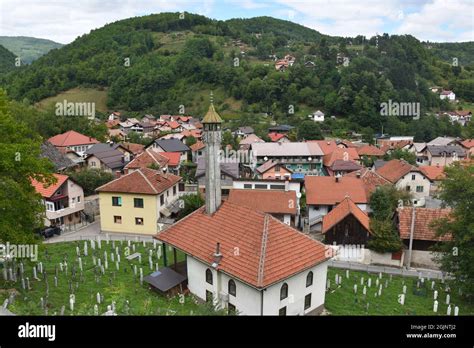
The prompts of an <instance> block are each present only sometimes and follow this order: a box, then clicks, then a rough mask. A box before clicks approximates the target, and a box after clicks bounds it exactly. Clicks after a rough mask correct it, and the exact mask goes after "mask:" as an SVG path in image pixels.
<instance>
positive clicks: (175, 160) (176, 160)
mask: <svg viewBox="0 0 474 348" xmlns="http://www.w3.org/2000/svg"><path fill="white" fill-rule="evenodd" d="M160 155H161V156H163V157H166V158H167V159H168V163H167V170H169V172H170V173H173V174H176V175H179V170H180V168H181V153H180V152H160ZM165 170H166V169H165Z"/></svg>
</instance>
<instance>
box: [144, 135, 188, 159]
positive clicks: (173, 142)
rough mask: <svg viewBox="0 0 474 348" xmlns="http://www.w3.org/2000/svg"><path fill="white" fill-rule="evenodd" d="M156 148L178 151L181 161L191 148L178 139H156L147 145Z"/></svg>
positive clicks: (185, 157)
mask: <svg viewBox="0 0 474 348" xmlns="http://www.w3.org/2000/svg"><path fill="white" fill-rule="evenodd" d="M148 146H151V147H153V148H154V149H157V150H158V152H179V153H180V154H181V162H184V161H186V160H187V158H188V153H189V152H190V151H191V149H190V148H189V147H188V146H187V145H186V144H184V143H183V142H182V141H180V140H178V139H161V138H160V139H156V140H155V141H154V142H153V143H152V144H150V145H148Z"/></svg>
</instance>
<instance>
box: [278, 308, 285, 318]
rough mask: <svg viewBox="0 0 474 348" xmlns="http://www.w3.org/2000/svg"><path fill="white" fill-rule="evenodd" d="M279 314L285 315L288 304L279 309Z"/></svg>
mask: <svg viewBox="0 0 474 348" xmlns="http://www.w3.org/2000/svg"><path fill="white" fill-rule="evenodd" d="M278 315H279V316H280V317H284V316H285V315H286V306H285V307H282V308H280V310H279V311H278Z"/></svg>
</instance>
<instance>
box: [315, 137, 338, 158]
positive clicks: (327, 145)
mask: <svg viewBox="0 0 474 348" xmlns="http://www.w3.org/2000/svg"><path fill="white" fill-rule="evenodd" d="M307 142H308V143H317V144H318V145H319V147H320V149H321V151H322V152H323V155H324V156H325V155H328V154H330V153H331V152H333V151H334V150H336V149H337V148H338V143H337V142H336V141H335V140H307ZM343 147H345V146H343Z"/></svg>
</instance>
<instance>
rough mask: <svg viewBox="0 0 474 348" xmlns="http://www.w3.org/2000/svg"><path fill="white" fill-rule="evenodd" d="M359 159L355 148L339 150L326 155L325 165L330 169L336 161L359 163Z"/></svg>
mask: <svg viewBox="0 0 474 348" xmlns="http://www.w3.org/2000/svg"><path fill="white" fill-rule="evenodd" d="M358 159H359V154H358V153H357V150H356V149H355V148H352V147H350V148H347V149H345V148H339V147H338V148H337V149H334V151H333V152H331V153H329V154H327V155H324V157H323V164H324V165H325V166H326V167H330V166H332V165H333V163H334V162H335V161H336V160H346V161H357V160H358Z"/></svg>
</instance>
